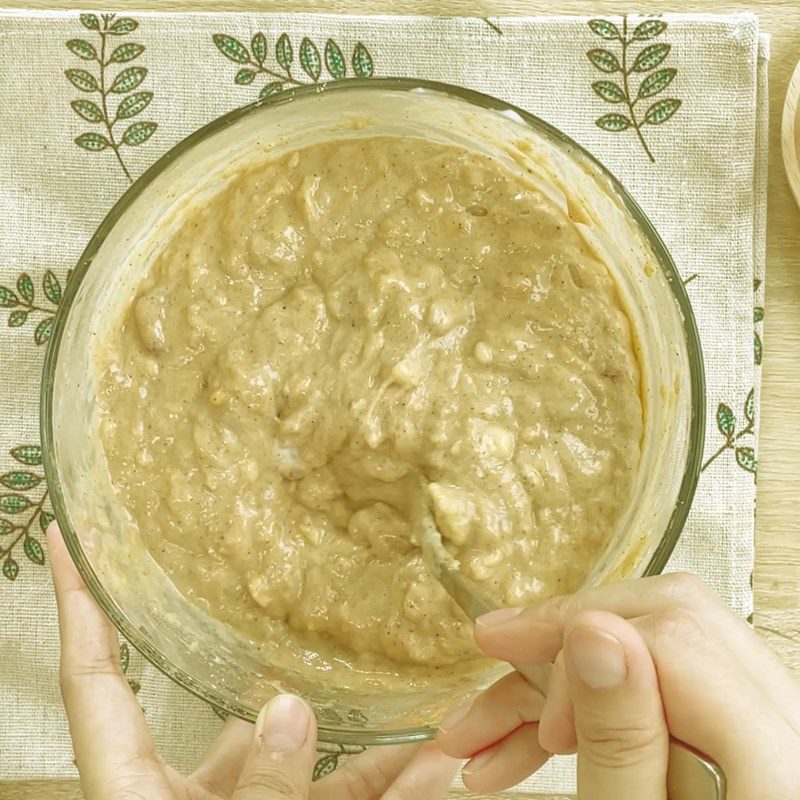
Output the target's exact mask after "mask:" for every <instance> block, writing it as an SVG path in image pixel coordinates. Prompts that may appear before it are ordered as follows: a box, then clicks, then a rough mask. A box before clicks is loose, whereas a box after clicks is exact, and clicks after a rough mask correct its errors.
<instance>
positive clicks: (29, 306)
mask: <svg viewBox="0 0 800 800" xmlns="http://www.w3.org/2000/svg"><path fill="white" fill-rule="evenodd" d="M68 278H69V273H67V279H68ZM61 296H62V288H61V282H60V281H59V279H58V277H57V276H56V274H55V272H53V271H52V270H49V269H48V270H46V271H45V273H44V277H43V278H42V296H41V299H39V297H38V296H37V293H36V287H35V285H34V282H33V279H32V278H31V276H30V275H29V274H28V273H27V272H22V273H20V275H19V277H18V278H17V285H16V292H15V291H14V290H13V289H10V288H9V287H8V286H0V307H2V308H8V309H13V310H11V312H10V313H9V315H8V327H9V328H21V327H23V326H24V325H25V324H26V323H27V322H29V321H32V320H38V324H37V325H36V328H35V329H34V332H33V341H34V342H35V343H36V344H38V345H43V344H44V343H45V342H47V341H48V340H49V339H50V336H51V335H52V333H53V322H54V321H55V313H56V310H57V309H58V305H59V303H60V302H61ZM41 315H44V317H43V318H42V316H41ZM38 463H41V460H40V461H39V462H38Z"/></svg>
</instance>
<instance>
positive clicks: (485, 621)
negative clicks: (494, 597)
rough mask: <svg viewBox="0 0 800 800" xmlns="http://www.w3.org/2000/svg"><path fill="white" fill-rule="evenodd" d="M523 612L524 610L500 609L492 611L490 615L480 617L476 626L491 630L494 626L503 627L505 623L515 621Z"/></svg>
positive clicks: (476, 621)
mask: <svg viewBox="0 0 800 800" xmlns="http://www.w3.org/2000/svg"><path fill="white" fill-rule="evenodd" d="M523 611H524V609H522V608H498V609H497V610H496V611H490V612H489V613H488V614H484V615H483V616H480V617H478V619H476V620H475V624H476V625H481V626H482V627H484V628H491V627H492V626H494V625H502V624H503V623H504V622H508V621H509V620H510V619H514V617H517V616H519V615H520V614H521V613H522V612H523Z"/></svg>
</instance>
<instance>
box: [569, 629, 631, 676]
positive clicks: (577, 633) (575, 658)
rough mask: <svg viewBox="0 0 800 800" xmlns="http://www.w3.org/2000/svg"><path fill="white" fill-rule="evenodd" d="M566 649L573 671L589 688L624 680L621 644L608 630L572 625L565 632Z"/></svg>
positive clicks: (622, 648) (624, 662)
mask: <svg viewBox="0 0 800 800" xmlns="http://www.w3.org/2000/svg"><path fill="white" fill-rule="evenodd" d="M567 649H568V652H569V657H570V659H571V660H572V665H573V666H574V667H575V671H576V672H577V673H578V675H579V676H580V679H581V680H582V681H583V682H584V683H585V684H586V685H587V686H588V687H590V688H591V689H613V688H614V687H616V686H622V684H623V683H625V678H626V677H627V675H628V665H627V663H626V661H625V648H624V647H623V646H622V643H621V642H620V641H619V640H618V639H615V638H614V637H613V636H612V635H611V634H609V633H606V632H605V631H599V630H597V629H596V628H575V629H574V630H573V631H571V632H570V634H569V637H568V645H567Z"/></svg>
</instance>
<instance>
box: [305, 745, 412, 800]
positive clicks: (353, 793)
mask: <svg viewBox="0 0 800 800" xmlns="http://www.w3.org/2000/svg"><path fill="white" fill-rule="evenodd" d="M419 749H420V748H419V746H418V745H396V746H390V747H372V748H370V749H369V750H365V751H364V752H363V753H359V754H358V755H357V756H355V757H353V758H350V759H348V760H347V761H345V762H344V764H342V766H341V767H339V768H338V769H337V770H335V771H334V772H332V773H331V774H330V775H326V776H325V777H324V778H323V779H322V780H320V781H317V782H316V783H314V784H313V785H312V787H311V799H312V800H330V798H332V797H335V798H336V800H379V798H381V797H383V793H384V792H385V791H386V790H387V789H388V788H389V786H391V784H392V781H393V780H394V779H395V778H396V777H397V776H398V775H399V774H400V773H401V772H402V771H403V769H404V768H405V767H406V765H407V764H408V763H409V762H410V761H411V760H412V759H413V758H414V755H415V753H416V752H417V751H418V750H419Z"/></svg>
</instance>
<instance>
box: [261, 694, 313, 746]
mask: <svg viewBox="0 0 800 800" xmlns="http://www.w3.org/2000/svg"><path fill="white" fill-rule="evenodd" d="M310 722H311V711H310V709H309V707H308V706H307V705H306V704H305V703H304V702H303V701H302V700H301V699H300V698H299V697H297V696H296V695H293V694H279V695H278V696H277V697H273V698H272V700H270V701H269V702H268V703H267V704H266V705H265V706H264V708H262V709H261V712H260V713H259V715H258V719H257V720H256V739H257V740H258V741H260V742H261V747H262V749H266V750H285V751H292V750H299V749H300V748H301V747H302V746H303V745H304V744H305V741H306V739H307V738H308V728H309V723H310Z"/></svg>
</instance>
